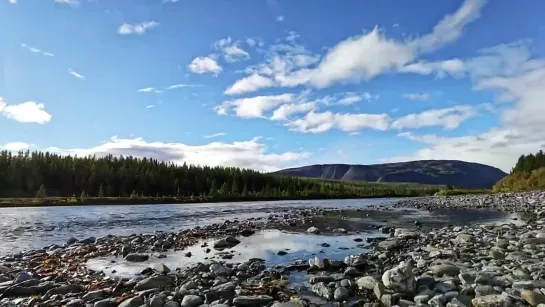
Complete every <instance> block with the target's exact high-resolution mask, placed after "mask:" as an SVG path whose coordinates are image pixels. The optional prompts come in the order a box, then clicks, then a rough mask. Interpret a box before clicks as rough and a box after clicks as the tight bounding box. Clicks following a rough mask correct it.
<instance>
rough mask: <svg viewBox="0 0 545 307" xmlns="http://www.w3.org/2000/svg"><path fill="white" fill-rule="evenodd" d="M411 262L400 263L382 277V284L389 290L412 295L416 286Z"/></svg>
mask: <svg viewBox="0 0 545 307" xmlns="http://www.w3.org/2000/svg"><path fill="white" fill-rule="evenodd" d="M412 270H413V265H412V262H406V263H403V262H402V263H400V264H399V265H398V266H397V267H395V268H392V269H390V270H388V271H386V272H384V274H383V275H382V283H383V284H384V286H385V287H386V288H388V289H390V290H393V291H395V292H401V293H412V292H414V288H415V286H416V283H415V279H414V274H413V271H412Z"/></svg>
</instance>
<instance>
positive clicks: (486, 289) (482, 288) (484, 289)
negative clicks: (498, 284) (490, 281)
mask: <svg viewBox="0 0 545 307" xmlns="http://www.w3.org/2000/svg"><path fill="white" fill-rule="evenodd" d="M491 294H497V291H496V290H494V288H493V287H492V286H489V285H478V286H477V287H475V297H480V296H487V295H491Z"/></svg>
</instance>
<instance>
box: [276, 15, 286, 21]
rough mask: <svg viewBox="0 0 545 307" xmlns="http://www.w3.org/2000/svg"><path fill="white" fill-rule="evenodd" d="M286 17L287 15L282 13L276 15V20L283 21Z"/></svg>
mask: <svg viewBox="0 0 545 307" xmlns="http://www.w3.org/2000/svg"><path fill="white" fill-rule="evenodd" d="M284 18H285V17H284V16H283V15H280V16H278V17H276V21H278V22H282V21H284Z"/></svg>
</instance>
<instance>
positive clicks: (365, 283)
mask: <svg viewBox="0 0 545 307" xmlns="http://www.w3.org/2000/svg"><path fill="white" fill-rule="evenodd" d="M356 284H357V285H358V288H360V289H367V290H373V289H374V288H375V285H376V284H377V280H376V279H375V278H374V277H373V276H364V277H361V278H358V279H357V280H356Z"/></svg>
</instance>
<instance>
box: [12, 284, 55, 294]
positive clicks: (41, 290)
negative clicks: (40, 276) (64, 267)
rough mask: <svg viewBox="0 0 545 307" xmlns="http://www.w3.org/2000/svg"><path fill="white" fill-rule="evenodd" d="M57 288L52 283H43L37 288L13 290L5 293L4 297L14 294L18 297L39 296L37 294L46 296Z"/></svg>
mask: <svg viewBox="0 0 545 307" xmlns="http://www.w3.org/2000/svg"><path fill="white" fill-rule="evenodd" d="M29 281H31V280H29ZM55 287H56V285H55V284H54V283H52V282H50V281H47V282H43V283H40V284H38V285H35V286H29V287H24V286H17V287H14V288H12V289H11V291H9V292H8V293H6V292H4V296H7V295H8V294H13V295H16V296H30V295H37V294H45V293H46V292H47V291H49V290H50V289H52V288H55Z"/></svg>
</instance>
